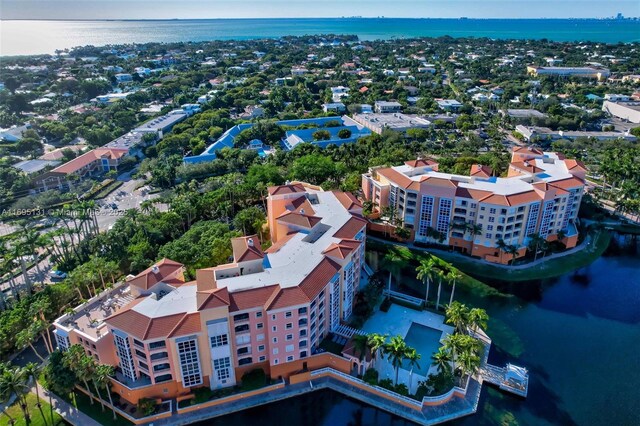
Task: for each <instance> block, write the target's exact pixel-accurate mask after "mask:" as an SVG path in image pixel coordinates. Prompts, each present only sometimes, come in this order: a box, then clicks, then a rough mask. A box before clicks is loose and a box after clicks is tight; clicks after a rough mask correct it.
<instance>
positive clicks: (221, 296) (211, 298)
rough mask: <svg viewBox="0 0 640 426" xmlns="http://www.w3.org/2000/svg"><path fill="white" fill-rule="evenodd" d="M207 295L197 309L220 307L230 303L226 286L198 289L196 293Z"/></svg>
mask: <svg viewBox="0 0 640 426" xmlns="http://www.w3.org/2000/svg"><path fill="white" fill-rule="evenodd" d="M207 293H208V297H207V298H206V299H205V300H204V301H203V302H202V303H201V304H200V306H198V310H199V311H202V310H204V309H213V308H221V307H224V306H229V305H230V302H231V300H230V298H229V291H228V290H227V288H226V287H223V288H220V289H216V290H214V291H199V292H198V294H207Z"/></svg>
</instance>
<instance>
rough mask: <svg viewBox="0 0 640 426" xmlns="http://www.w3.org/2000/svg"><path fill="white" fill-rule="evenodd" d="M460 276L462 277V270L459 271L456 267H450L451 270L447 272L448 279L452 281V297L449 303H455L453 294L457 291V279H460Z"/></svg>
mask: <svg viewBox="0 0 640 426" xmlns="http://www.w3.org/2000/svg"><path fill="white" fill-rule="evenodd" d="M460 278H462V274H460V272H458V271H457V270H456V269H455V268H453V267H449V272H448V273H447V279H448V280H449V282H450V283H452V286H451V298H449V305H451V304H452V303H453V295H454V294H455V292H456V281H457V280H459V279H460Z"/></svg>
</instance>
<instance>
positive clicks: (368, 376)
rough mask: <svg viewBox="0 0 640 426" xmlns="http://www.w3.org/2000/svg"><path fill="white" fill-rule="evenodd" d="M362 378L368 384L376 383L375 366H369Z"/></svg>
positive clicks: (376, 373) (376, 372) (376, 371)
mask: <svg viewBox="0 0 640 426" xmlns="http://www.w3.org/2000/svg"><path fill="white" fill-rule="evenodd" d="M362 380H364V381H365V382H367V383H369V384H370V385H377V384H378V370H376V369H375V368H369V369H368V370H367V371H365V373H364V377H363V378H362Z"/></svg>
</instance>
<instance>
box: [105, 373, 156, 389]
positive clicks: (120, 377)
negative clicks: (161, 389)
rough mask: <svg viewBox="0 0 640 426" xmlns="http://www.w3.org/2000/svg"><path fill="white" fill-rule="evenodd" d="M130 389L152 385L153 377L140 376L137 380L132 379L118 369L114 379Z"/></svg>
mask: <svg viewBox="0 0 640 426" xmlns="http://www.w3.org/2000/svg"><path fill="white" fill-rule="evenodd" d="M113 380H115V381H117V382H119V383H121V384H122V385H124V386H126V387H127V388H129V389H137V388H143V387H145V386H149V385H151V379H150V378H149V377H140V378H139V379H137V380H131V379H129V378H127V377H125V375H124V374H122V372H121V371H120V370H119V369H116V374H115V378H114V379H113Z"/></svg>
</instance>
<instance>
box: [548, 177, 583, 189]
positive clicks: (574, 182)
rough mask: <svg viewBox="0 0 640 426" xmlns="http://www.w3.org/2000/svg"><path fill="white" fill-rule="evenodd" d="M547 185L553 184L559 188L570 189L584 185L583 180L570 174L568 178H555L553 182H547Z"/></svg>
mask: <svg viewBox="0 0 640 426" xmlns="http://www.w3.org/2000/svg"><path fill="white" fill-rule="evenodd" d="M549 185H551V186H555V187H556V188H561V189H571V188H577V187H581V186H584V182H583V181H582V180H580V179H578V178H577V177H575V176H572V177H570V178H568V179H562V180H556V181H553V182H549Z"/></svg>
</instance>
